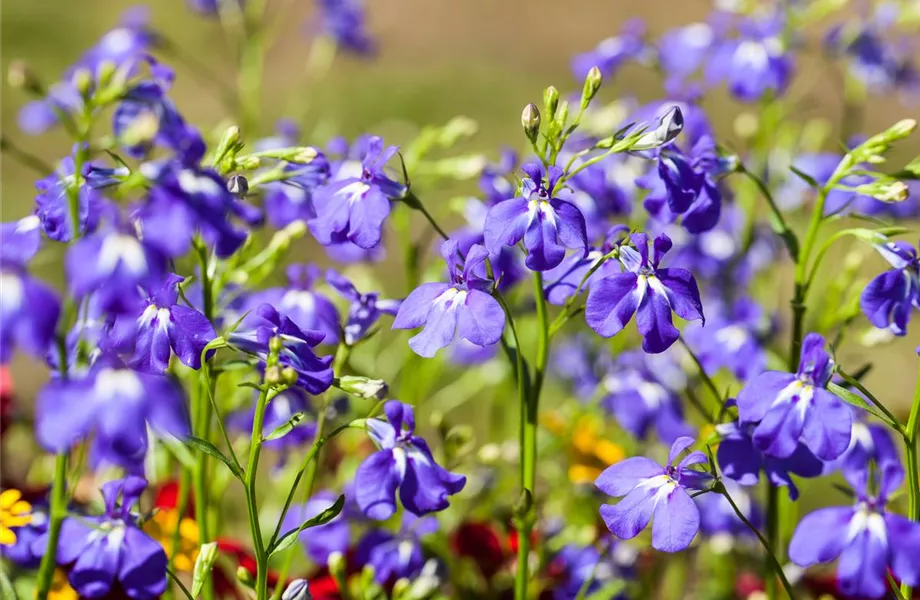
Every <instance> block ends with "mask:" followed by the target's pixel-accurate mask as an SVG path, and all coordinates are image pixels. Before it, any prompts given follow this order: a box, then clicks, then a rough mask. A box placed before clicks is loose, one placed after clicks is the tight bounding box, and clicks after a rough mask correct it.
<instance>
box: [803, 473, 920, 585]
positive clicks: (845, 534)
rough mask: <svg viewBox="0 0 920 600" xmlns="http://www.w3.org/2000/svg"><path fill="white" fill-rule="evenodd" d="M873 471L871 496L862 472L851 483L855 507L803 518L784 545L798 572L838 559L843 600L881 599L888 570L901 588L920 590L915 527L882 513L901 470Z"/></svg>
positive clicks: (919, 534) (919, 533)
mask: <svg viewBox="0 0 920 600" xmlns="http://www.w3.org/2000/svg"><path fill="white" fill-rule="evenodd" d="M879 467H880V468H879V471H878V473H877V476H876V483H877V490H878V491H877V492H876V493H872V492H870V491H869V474H868V471H864V472H862V473H861V474H860V476H858V477H851V478H850V484H851V485H852V486H853V487H854V488H855V491H856V496H857V502H856V505H855V506H846V507H843V506H840V507H828V508H821V509H818V510H816V511H814V512H812V513H809V514H808V515H805V517H804V518H803V519H802V520H801V521H800V522H799V525H798V527H796V530H795V533H794V534H793V535H792V541H791V542H790V544H789V559H790V560H791V561H792V562H794V563H796V564H797V565H799V566H802V567H809V566H811V565H815V564H818V563H827V562H831V561H833V560H834V559H838V562H837V583H838V585H839V587H840V590H841V591H842V592H843V593H844V594H845V595H846V596H849V597H861V598H881V597H883V596H884V595H885V593H886V592H887V591H888V582H887V579H886V574H887V572H888V570H889V569H890V571H891V573H892V574H893V575H894V576H895V577H896V578H897V579H899V580H900V581H901V582H903V583H905V584H907V585H909V586H914V587H915V586H917V585H920V562H918V561H917V556H920V523H915V522H913V521H911V520H909V519H908V518H907V517H904V516H901V515H898V514H895V513H891V512H887V511H886V510H885V504H886V502H887V499H888V497H889V496H891V494H892V493H893V492H894V491H895V490H897V488H898V487H899V486H900V485H901V482H902V481H903V480H904V469H903V468H902V467H901V465H900V464H899V463H894V464H892V463H889V464H887V465H884V466H883V465H879Z"/></svg>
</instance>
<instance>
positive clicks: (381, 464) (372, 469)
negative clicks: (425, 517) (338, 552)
mask: <svg viewBox="0 0 920 600" xmlns="http://www.w3.org/2000/svg"><path fill="white" fill-rule="evenodd" d="M402 461H405V457H404V456H403V457H402ZM404 470H405V463H404V462H403V464H399V461H398V460H397V457H396V452H395V451H393V450H381V451H379V452H375V453H374V454H371V455H370V456H369V457H367V458H366V459H365V460H364V462H363V463H361V466H359V467H358V470H357V471H356V472H355V500H356V501H357V502H358V506H359V507H360V508H361V511H362V512H363V513H364V514H365V515H367V516H368V517H370V518H371V519H376V520H378V521H384V520H386V519H389V518H390V517H392V516H393V513H395V512H396V488H397V487H399V484H400V483H401V482H402V479H403V471H404Z"/></svg>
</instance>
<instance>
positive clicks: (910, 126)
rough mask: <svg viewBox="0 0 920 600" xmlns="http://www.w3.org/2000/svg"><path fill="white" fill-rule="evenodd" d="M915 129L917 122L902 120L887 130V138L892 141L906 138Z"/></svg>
mask: <svg viewBox="0 0 920 600" xmlns="http://www.w3.org/2000/svg"><path fill="white" fill-rule="evenodd" d="M915 129H917V121H916V120H915V119H902V120H900V121H898V122H897V123H895V124H894V125H892V126H891V127H889V128H888V131H886V132H885V133H886V134H887V138H888V139H890V140H892V141H894V140H900V139H903V138H906V137H907V136H909V135H910V134H912V133H913V132H914V130H915Z"/></svg>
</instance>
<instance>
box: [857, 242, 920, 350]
mask: <svg viewBox="0 0 920 600" xmlns="http://www.w3.org/2000/svg"><path fill="white" fill-rule="evenodd" d="M875 248H876V250H878V251H879V254H881V255H882V257H883V258H884V259H885V260H887V261H888V262H889V263H890V264H891V266H893V267H894V268H893V269H891V270H890V271H885V272H884V273H882V274H881V275H878V276H876V277H875V279H873V280H872V281H870V282H869V285H867V286H866V289H864V290H863V293H862V295H860V297H859V307H860V308H861V309H862V312H863V314H864V315H866V318H867V319H869V322H870V323H872V324H873V325H875V326H876V327H878V328H879V329H887V330H889V331H890V332H892V333H893V334H895V335H905V334H906V333H907V322H908V321H909V320H910V314H911V312H912V309H913V308H914V307H917V308H920V258H918V257H917V251H916V249H914V248H913V247H912V246H911V245H910V244H908V243H906V242H901V241H894V242H884V243H878V244H876V245H875Z"/></svg>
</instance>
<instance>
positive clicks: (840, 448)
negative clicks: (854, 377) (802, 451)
mask: <svg viewBox="0 0 920 600" xmlns="http://www.w3.org/2000/svg"><path fill="white" fill-rule="evenodd" d="M814 393H815V395H814V398H813V399H812V405H811V406H810V407H809V411H808V417H807V418H806V419H805V429H804V430H803V431H802V442H803V443H804V444H805V445H806V446H808V449H809V450H811V451H812V452H813V453H814V454H815V456H817V457H818V458H820V459H822V460H833V459H835V458H837V457H838V456H840V455H841V454H843V453H844V452H845V451H846V449H847V447H849V445H850V435H851V432H852V430H853V413H852V412H851V411H850V409H849V407H848V406H847V405H846V404H844V403H843V401H842V400H840V399H839V398H838V397H837V396H835V395H833V394H832V393H830V392H828V391H827V390H823V389H816V390H815V391H814Z"/></svg>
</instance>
